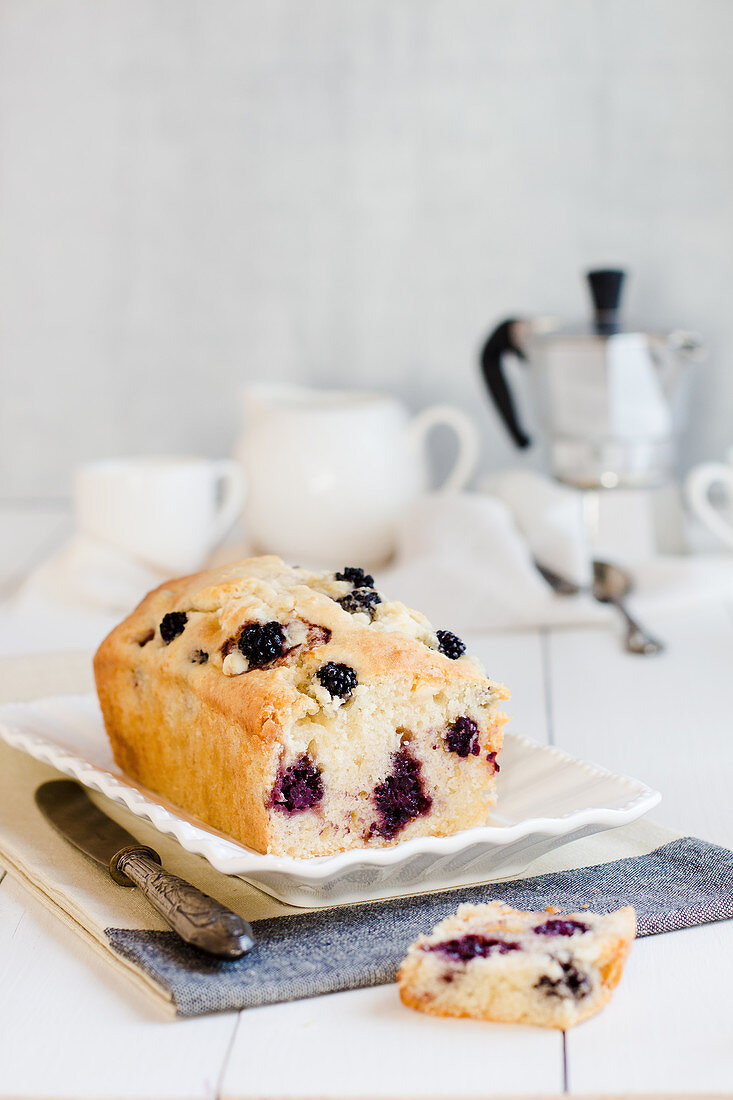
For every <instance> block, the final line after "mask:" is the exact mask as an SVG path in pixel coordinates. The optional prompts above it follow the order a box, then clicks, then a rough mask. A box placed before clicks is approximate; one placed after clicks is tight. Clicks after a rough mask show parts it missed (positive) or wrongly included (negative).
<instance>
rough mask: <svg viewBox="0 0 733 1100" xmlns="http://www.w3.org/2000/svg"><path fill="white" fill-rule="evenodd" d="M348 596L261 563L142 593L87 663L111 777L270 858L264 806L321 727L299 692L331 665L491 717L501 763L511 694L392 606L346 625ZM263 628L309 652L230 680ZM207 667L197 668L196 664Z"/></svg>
mask: <svg viewBox="0 0 733 1100" xmlns="http://www.w3.org/2000/svg"><path fill="white" fill-rule="evenodd" d="M324 577H326V579H325V580H324ZM351 587H352V586H351V585H350V584H348V583H346V582H339V581H335V580H333V578H332V575H328V576H326V575H324V574H315V573H310V572H308V571H306V570H293V569H291V568H289V567H287V566H285V565H284V564H283V563H282V562H281V561H280V559H279V558H274V557H269V558H255V559H248V560H247V561H244V562H240V563H237V564H236V565H233V566H227V567H225V568H224V569H219V570H212V571H206V572H202V573H198V574H195V575H193V576H190V577H183V578H179V579H177V580H174V581H170V582H168V583H166V584H164V585H161V586H160V587H159V588H157V589H155V590H154V591H153V592H151V593H150V594H149V595H148V596H146V597H145V599H144V600H143V601H142V602H141V603H140V605H139V606H138V607H137V608H136V609H135V611H133V612H132V614H131V615H129V616H128V618H127V619H125V620H124V622H122V623H120V624H119V626H117V627H116V628H115V629H114V630H113V631H112V632H111V633H110V634H109V635H108V637H107V638H106V639H105V640H104V641H103V642H102V644H101V646H100V647H99V649H98V651H97V654H96V656H95V659H94V673H95V679H96V684H97V691H98V694H99V699H100V703H101V707H102V713H103V715H104V721H105V726H106V729H107V732H108V735H109V738H110V741H111V744H112V748H113V751H114V756H115V760H116V762H117V763H118V765H119V766H120V767H121V768H122V770H123V771H125V772H126V773H127V774H129V775H131V776H132V777H133V778H135V779H136V780H138V781H139V782H141V783H142V784H144V785H145V786H147V787H149V788H150V789H152V790H154V791H156V792H158V793H160V794H162V795H164V796H165V797H166V798H168V799H170V800H171V801H172V802H174V803H176V804H177V805H179V806H183V807H184V808H186V809H187V810H188V811H189V812H191V813H192V814H194V815H196V816H197V817H200V818H201V819H202V820H204V821H205V822H207V823H209V824H211V825H213V826H214V827H215V828H217V829H220V830H221V831H223V832H226V833H228V834H230V835H232V836H234V837H236V838H238V839H240V840H241V841H243V842H244V843H245V844H248V845H250V846H251V847H253V848H256V849H258V850H260V851H268V850H270V851H272V850H276V848H277V841H276V840H275V839H274V834H273V828H272V821H271V819H270V815H269V813H268V808H267V805H266V803H267V795H268V792H270V791H271V789H272V787H273V783H274V782H275V778H276V775H277V770H278V767H279V766H280V762H281V760H282V759H283V754H284V752H285V749H284V745H286V743H288V738H289V737H291V733H292V730H293V729H295V728H297V727H299V724H300V725H302V724H303V723H308V722H309V721H318V720H319V713H320V710H319V704H318V702H317V700H316V699H314V695H313V691H312V690H311V688H310V687H309V686H308V685H310V684H311V683H312V682H313V678H314V674H315V672H316V670H317V669H318V668H319V667H320V666H321V665H323V664H325V663H326V662H328V661H334V662H337V663H345V664H348V665H349V666H350V667H353V668H354V669H355V671H356V673H357V675H358V678H359V681H360V683H365V684H369V685H371V686H372V687H373V688H374V689H375V690H376V691H378V692H382V693H384V694H385V695H390V694H392V693H398V694H400V695H401V696H410V697H414V699H415V700H417V701H419V700H420V699H425V700H431V701H432V700H434V699H436V698H440V697H441V696H442V695H443V694H445V695H446V696H447V695H448V694H450V693H451V692H453V693H456V692H457V691H459V690H463V689H464V688H465V689H466V690H467V691H471V692H473V693H474V694H476V695H477V696H478V697H482V698H484V699H485V700H486V701H487V713H488V711H489V710H490V711H491V723H490V724H489V725H487V727H486V738H487V741H486V746H485V747H488V748H492V749H493V750H494V751H498V749H499V748H500V747H501V726H502V724H503V721H504V720H505V718H504V716H497V715H496V703H497V702H498V700H500V699H505V698H507V697H508V692H507V691H506V689H505V688H504V687H503V686H502V685H499V684H491V683H489V682H488V681H486V679H485V677H484V676H483V674H482V672H481V671H480V670H479V669H478V668H477V667H476V666H475V664H473V663H472V662H471V661H470V660H468V659H465V660H458V661H451V660H449V659H448V658H447V657H445V656H443V655H442V654H441V653H439V652H437V650H436V649H434V648H431V647H430V642H431V639H432V638H434V635H433V634H432V628H431V627H430V624H429V623H427V621H426V620H424V619H423V617H422V616H419V615H417V614H416V613H412V612H409V611H408V610H407V609H406V608H403V607H402V605H401V604H395V603H385V604H382V605H380V607H379V608H378V613H377V615H376V617H375V620H374V623H370V621H369V619H368V617H367V616H365V615H358V614H357V615H352V614H350V613H349V612H348V611H346V610H344V609H343V608H342V607H341V606H340V605H339V603H338V602H336V601H337V600H338V598H339V597H341V596H343V595H346V594H348V593H349V592H350V591H351ZM169 612H185V613H186V624H185V629H183V631H182V633H180V634H179V635H178V636H177V637H175V638H174V639H173V640H172V641H170V642H169V644H165V642H164V641H163V639H162V638H161V633H160V623H161V620H162V619H163V617H164V616H165V615H166V614H168V613H169ZM270 620H277V621H278V622H280V623H281V624H288V623H290V622H297V623H298V624H300V625H301V627H302V629H303V630H304V631H305V630H308V631H309V632H310V633H309V634H308V638H309V640H308V641H307V642H304V643H302V644H300V645H299V646H295V647H293V649H292V652H291V653H290V654H289V655H288V656H286V657H284V658H283V659H282V660H278V661H276V662H274V664H273V666H272V667H267V668H266V669H251V670H249V671H247V672H246V674H243V675H234V674H232V675H230V674H227V666H226V663H225V660H226V656H227V652H228V651H231V650H232V649H236V641H237V638H238V636H239V634H240V632H241V629H242V627H243V626H244V625H245V624H246V623H247V622H251V621H257V622H267V621H270ZM202 654H205V655H206V659H205V663H197V661H198V660H199V659H202V660H203V658H202V657H201V655H202ZM471 823H473V822H471ZM458 827H465V826H464V825H459V826H458ZM436 831H437V830H436ZM324 843H325V841H324ZM329 843H331V844H332V846H333V845H336V844H337V842H336V841H335V840H334V841H329ZM352 843H353V838H352V840H351V841H348V842H346V846H350V845H351V844H352ZM340 847H341V848H342V847H344V843H340ZM312 850H313V851H316V850H319V851H320V849H317V848H314V849H312ZM326 850H328V849H326ZM332 850H339V846H336V847H333V849H332ZM304 854H308V853H304Z"/></svg>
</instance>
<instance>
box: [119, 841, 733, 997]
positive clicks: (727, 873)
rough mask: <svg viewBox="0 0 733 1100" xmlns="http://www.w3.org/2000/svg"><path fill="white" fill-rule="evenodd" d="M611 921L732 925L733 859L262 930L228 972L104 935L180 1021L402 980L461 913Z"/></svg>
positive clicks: (678, 849)
mask: <svg viewBox="0 0 733 1100" xmlns="http://www.w3.org/2000/svg"><path fill="white" fill-rule="evenodd" d="M493 900H498V901H504V902H507V903H508V904H511V905H515V906H517V907H518V908H520V909H542V908H544V907H546V906H548V905H554V906H556V907H558V908H560V909H566V910H576V909H579V908H580V907H581V906H584V905H585V906H590V908H591V909H592V910H594V911H597V912H608V911H610V910H612V909H617V908H619V907H620V906H622V905H633V906H634V907H635V909H636V912H637V917H638V922H639V931H638V934H639V935H640V936H651V935H655V934H656V933H659V932H671V931H674V930H675V929H679V928H688V927H691V926H692V925H696V924H705V923H708V922H710V921H717V920H726V919H729V918H731V917H733V852H731V851H728V850H727V849H725V848H718V847H716V846H715V845H713V844H708V843H706V842H705V841H702V840H697V839H695V838H694V837H681V838H679V839H677V840H674V841H671V842H670V843H668V844H664V845H663V846H662V847H660V848H656V849H655V850H654V851H652V852H650V853H648V854H646V855H639V856H634V857H631V858H625V859H617V860H613V861H611V862H609V863H602V864H596V865H595V866H592V867H581V868H578V869H575V870H568V871H561V872H558V873H555V874H545V875H540V876H538V877H534V878H524V879H515V880H512V881H509V882H501V883H494V884H491V885H483V886H472V887H469V888H462V889H459V890H451V891H448V892H445V893H438V894H427V895H420V896H417V897H410V898H398V899H394V900H391V901H383V902H371V903H368V904H364V905H352V906H344V907H339V908H334V909H326V910H318V911H315V912H308V913H304V914H302V915H300V914H290V915H288V916H281V917H274V918H270V919H266V920H259V921H255V922H253V929H254V933H255V936H256V939H257V944H256V946H255V948H254V950H253V951H252V952H251V953H250V954H249V955H248V956H246V957H245V958H243V959H240V960H238V961H237V962H218V961H216V960H214V959H211V958H208V957H206V956H204V955H203V954H202V953H200V952H198V951H196V950H195V949H193V948H189V947H187V946H186V945H185V944H183V943H182V942H181V941H180V940H179V939H178V937H177V936H176V935H174V933H172V932H163V931H140V930H135V929H116V928H106V929H105V935H106V937H107V940H108V942H109V946H110V947H111V948H112V950H113V951H115V952H117V953H118V954H119V955H121V956H122V957H123V958H124V959H126V960H127V961H128V962H129V963H132V964H133V965H134V966H136V967H138V968H140V969H141V970H142V971H143V972H144V973H145V974H146V975H147V977H148V978H149V979H150V980H152V981H153V982H154V983H156V984H158V985H159V986H162V987H163V988H164V989H165V990H166V991H167V992H168V994H169V996H170V997H171V999H172V1001H173V1003H174V1004H175V1007H176V1011H177V1012H178V1014H179V1015H181V1016H197V1015H201V1014H203V1013H208V1012H220V1011H223V1010H227V1009H238V1008H250V1007H253V1006H256V1005H265V1004H272V1003H275V1002H277V1001H291V1000H296V999H298V998H301V997H314V996H317V995H318V994H321V993H333V992H336V991H337V990H342V989H359V988H360V987H362V986H370V985H381V984H384V983H386V982H392V981H394V980H395V976H396V972H397V967H398V966H399V963H400V961H401V959H402V958H403V956H404V954H405V951H406V949H407V946H408V944H410V943H411V942H412V940H413V939H415V937H416V936H417V935H418V934H419V933H420V932H428V931H429V930H430V929H431V928H432V926H433V925H434V924H435V923H436V922H437V921H439V920H441V919H442V918H443V917H446V916H448V915H449V914H450V913H452V912H453V911H454V910H455V908H456V907H457V906H458V905H459V904H460V903H461V902H466V901H469V902H474V903H478V902H483V901H493Z"/></svg>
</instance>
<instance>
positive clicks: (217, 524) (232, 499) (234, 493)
mask: <svg viewBox="0 0 733 1100" xmlns="http://www.w3.org/2000/svg"><path fill="white" fill-rule="evenodd" d="M211 466H212V472H213V475H214V478H215V479H216V480H217V481H218V482H219V485H220V495H219V507H218V509H217V513H216V519H215V521H214V528H213V531H212V534H211V543H212V549H214V547H216V546H219V544H220V543H222V542H223V541H224V539H225V538H226V536H227V535H228V534H229V532H230V531H231V529H232V527H233V526H234V524H235V523H236V522H237V520H238V519H239V517H240V515H241V512H242V505H243V504H244V490H245V481H244V472H243V470H242V467H241V466H240V464H239V463H238V462H237V461H235V459H233V458H222V459H219V460H218V461H216V462H212V464H211Z"/></svg>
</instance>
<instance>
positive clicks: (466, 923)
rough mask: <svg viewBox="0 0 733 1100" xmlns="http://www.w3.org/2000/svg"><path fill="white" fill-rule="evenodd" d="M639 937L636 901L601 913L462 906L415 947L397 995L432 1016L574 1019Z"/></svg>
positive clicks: (606, 992) (602, 991)
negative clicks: (524, 911) (614, 910)
mask: <svg viewBox="0 0 733 1100" xmlns="http://www.w3.org/2000/svg"><path fill="white" fill-rule="evenodd" d="M635 935H636V914H635V912H634V910H633V909H632V908H631V907H630V906H627V907H626V908H625V909H618V910H617V911H616V912H615V913H609V914H608V915H606V916H603V915H599V914H596V913H590V912H582V913H571V914H560V915H554V911H553V910H549V911H544V912H539V913H522V912H520V911H519V910H517V909H511V908H510V907H509V906H508V905H502V904H501V903H500V902H491V903H489V904H488V905H461V906H459V907H458V910H457V912H456V914H455V916H453V917H448V918H447V919H446V920H444V921H442V922H441V923H440V924H439V925H438V926H437V927H436V928H435V929H434V930H433V932H432V933H431V934H430V935H429V936H420V937H419V938H418V939H417V940H416V941H415V943H414V944H412V946H411V947H410V948H409V950H408V953H407V957H406V959H405V961H404V962H403V963H402V966H401V967H400V972H399V978H398V981H399V987H400V996H401V998H402V1000H403V1002H404V1003H405V1004H406V1005H408V1006H409V1007H410V1008H417V1009H418V1010H419V1011H421V1012H427V1013H429V1014H430V1015H432V1016H472V1017H474V1018H475V1019H479V1020H496V1021H500V1022H502V1023H511V1024H540V1025H542V1026H544V1027H558V1028H563V1029H564V1028H568V1027H572V1026H573V1025H574V1024H579V1023H581V1022H582V1021H583V1020H585V1019H587V1018H588V1017H589V1016H592V1015H593V1013H595V1012H597V1011H598V1010H599V1008H602V1007H603V1005H605V1004H606V1002H607V1001H608V1000H609V999H610V997H611V993H612V991H613V989H614V988H615V986H616V985H617V984H618V981H619V979H620V977H621V972H622V970H623V967H624V962H625V961H626V956H627V955H628V953H629V950H630V948H631V943H632V941H633V939H634V936H635Z"/></svg>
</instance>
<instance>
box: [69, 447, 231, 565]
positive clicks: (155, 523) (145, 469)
mask: <svg viewBox="0 0 733 1100" xmlns="http://www.w3.org/2000/svg"><path fill="white" fill-rule="evenodd" d="M74 501H75V511H76V521H77V525H78V528H79V531H80V532H81V533H82V534H83V535H87V536H90V537H91V538H94V539H99V540H101V541H102V542H105V543H108V544H111V545H113V546H115V547H117V549H119V550H122V551H124V552H125V553H127V554H131V555H132V556H133V557H135V558H137V559H138V560H140V561H142V562H144V563H145V564H147V565H149V566H152V567H153V568H154V569H157V570H162V571H164V572H166V573H170V574H171V575H175V574H181V573H191V572H194V571H195V570H197V569H199V568H200V567H201V566H202V565H203V564H204V563H205V561H206V558H207V557H208V555H209V554H210V553H211V551H212V550H213V549H214V548H215V547H216V546H218V545H219V543H221V541H222V540H223V539H224V538H225V536H226V535H227V534H228V532H229V531H230V530H231V528H232V526H233V525H234V523H235V522H236V520H237V518H238V517H239V515H240V513H241V510H242V504H243V502H244V475H243V474H242V470H241V467H240V465H239V464H238V463H237V462H234V461H232V460H231V459H221V460H212V459H207V458H196V457H185V456H181V457H175V456H173V457H171V456H161V457H151V458H115V459H103V460H101V461H99V462H91V463H88V464H87V465H85V466H82V467H80V469H79V470H78V471H77V473H76V477H75V484H74Z"/></svg>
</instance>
